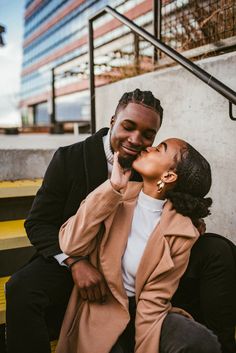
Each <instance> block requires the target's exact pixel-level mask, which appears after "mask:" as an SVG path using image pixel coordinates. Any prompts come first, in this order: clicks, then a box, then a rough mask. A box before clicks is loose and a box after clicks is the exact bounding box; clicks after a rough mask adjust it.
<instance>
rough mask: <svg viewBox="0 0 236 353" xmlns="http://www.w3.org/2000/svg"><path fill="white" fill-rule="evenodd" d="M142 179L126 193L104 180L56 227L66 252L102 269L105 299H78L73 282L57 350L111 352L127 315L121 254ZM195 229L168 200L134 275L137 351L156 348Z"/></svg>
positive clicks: (153, 351) (152, 352)
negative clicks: (105, 286)
mask: <svg viewBox="0 0 236 353" xmlns="http://www.w3.org/2000/svg"><path fill="white" fill-rule="evenodd" d="M141 188H142V183H137V182H130V183H129V184H128V187H127V189H126V191H125V193H124V194H123V195H122V194H120V193H118V192H116V191H115V190H114V189H113V188H112V186H111V184H110V181H109V180H108V181H106V182H105V183H103V184H102V185H101V186H100V187H98V188H97V189H96V190H94V191H93V192H92V193H91V194H89V195H88V197H87V198H86V200H85V201H83V203H82V204H81V206H80V208H79V210H78V212H77V213H76V215H75V216H73V217H71V218H70V219H69V220H68V221H67V222H66V223H65V224H64V225H63V226H62V227H61V230H60V246H61V249H62V251H64V252H65V253H66V254H68V255H74V256H81V255H87V254H89V255H90V260H91V263H92V264H93V265H94V266H96V267H97V268H98V269H99V270H100V271H101V272H102V273H103V275H104V277H105V279H106V282H107V285H108V287H109V289H108V292H109V294H108V298H107V300H106V302H105V304H100V303H95V302H87V301H82V300H81V299H80V297H79V295H78V291H77V289H76V287H74V289H73V292H72V295H71V298H70V302H69V305H68V309H67V312H66V315H65V318H64V322H63V326H62V330H61V335H60V338H59V342H58V346H57V350H56V352H57V353H109V352H110V350H111V348H112V346H113V345H114V344H115V342H116V341H117V339H118V337H119V335H120V334H121V333H122V332H123V331H124V329H125V327H126V325H127V323H128V321H129V311H128V298H127V295H126V292H125V289H124V286H123V280H122V272H121V260H122V255H123V254H124V251H125V247H126V243H127V238H128V235H129V232H130V228H131V223H132V216H133V212H134V207H135V204H136V201H137V196H138V194H139V192H140V190H141ZM198 235H199V234H198V232H197V230H196V228H194V226H193V225H192V222H191V221H190V219H189V218H187V217H184V216H182V215H180V214H177V213H176V211H175V210H174V209H172V205H171V202H170V201H167V202H166V204H165V206H164V209H163V213H162V216H161V220H160V223H159V224H158V225H157V226H156V228H155V229H154V231H153V232H152V234H151V235H150V238H149V240H148V243H147V245H146V248H145V251H144V254H143V256H142V258H141V261H140V264H139V267H138V271H137V275H136V284H135V290H136V303H137V312H136V320H135V327H136V345H135V352H136V353H147V352H148V353H158V352H159V349H158V347H159V339H160V331H161V325H162V322H163V320H164V318H165V316H166V314H167V313H168V312H169V311H170V310H171V304H170V299H171V297H172V296H173V294H174V292H175V290H176V288H177V286H178V283H179V279H180V277H181V276H182V274H183V273H184V271H185V269H186V267H187V264H188V260H189V255H190V249H191V247H192V246H193V244H194V242H195V241H196V240H197V238H198Z"/></svg>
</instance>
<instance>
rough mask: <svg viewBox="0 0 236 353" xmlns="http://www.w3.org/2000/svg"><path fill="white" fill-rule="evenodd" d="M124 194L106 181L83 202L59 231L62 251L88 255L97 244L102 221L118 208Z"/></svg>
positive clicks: (69, 253)
mask: <svg viewBox="0 0 236 353" xmlns="http://www.w3.org/2000/svg"><path fill="white" fill-rule="evenodd" d="M121 199H122V194H121V193H119V192H117V191H116V190H115V189H114V188H113V187H112V185H111V182H110V180H107V181H105V182H104V183H103V184H101V185H100V186H99V187H98V188H96V189H95V190H94V191H92V192H91V193H90V194H89V195H88V196H87V197H86V199H85V200H84V201H83V202H82V203H81V205H80V207H79V209H78V211H77V212H76V214H75V215H74V216H72V217H70V218H69V219H68V220H67V221H66V222H65V223H64V224H63V225H62V227H61V229H60V231H59V242H60V247H61V249H62V251H63V252H64V253H65V254H67V255H70V256H82V255H88V254H90V253H91V251H92V250H93V249H94V247H95V246H96V235H97V233H98V231H99V229H100V226H101V224H102V222H103V221H104V220H105V219H106V218H107V217H108V216H109V215H110V214H111V213H112V212H113V211H114V210H115V209H116V207H117V206H118V204H119V202H120V201H121Z"/></svg>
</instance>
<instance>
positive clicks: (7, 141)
mask: <svg viewBox="0 0 236 353" xmlns="http://www.w3.org/2000/svg"><path fill="white" fill-rule="evenodd" d="M88 136H89V135H78V136H74V135H70V134H65V135H49V134H25V135H24V134H23V135H17V136H7V135H1V138H0V160H1V166H0V180H20V179H38V178H43V176H44V173H45V171H46V169H47V166H48V164H49V162H50V160H51V159H52V156H53V154H54V152H55V151H56V150H57V149H58V148H59V147H61V146H67V145H70V144H73V143H76V142H79V141H83V140H84V139H85V138H86V137H88Z"/></svg>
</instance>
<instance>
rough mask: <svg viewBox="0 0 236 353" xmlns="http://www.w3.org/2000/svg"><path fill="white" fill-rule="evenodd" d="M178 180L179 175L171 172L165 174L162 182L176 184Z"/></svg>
mask: <svg viewBox="0 0 236 353" xmlns="http://www.w3.org/2000/svg"><path fill="white" fill-rule="evenodd" d="M177 179H178V175H177V174H176V173H175V172H174V171H173V170H169V171H168V172H165V173H163V174H162V177H161V180H162V181H163V182H164V183H165V184H171V183H174V182H175V181H176V180H177Z"/></svg>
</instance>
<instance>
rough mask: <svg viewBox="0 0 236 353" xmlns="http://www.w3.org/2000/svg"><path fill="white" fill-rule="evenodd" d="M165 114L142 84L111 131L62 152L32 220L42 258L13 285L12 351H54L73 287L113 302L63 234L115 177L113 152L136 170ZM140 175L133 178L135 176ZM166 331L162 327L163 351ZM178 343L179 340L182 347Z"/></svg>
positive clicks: (125, 99) (127, 97)
mask: <svg viewBox="0 0 236 353" xmlns="http://www.w3.org/2000/svg"><path fill="white" fill-rule="evenodd" d="M162 114H163V110H162V107H161V105H160V102H159V100H157V99H156V98H155V97H154V96H153V95H152V93H151V92H147V91H143V92H142V91H140V90H138V89H136V90H135V91H133V92H129V93H125V94H124V95H123V96H122V98H121V100H120V101H119V104H118V106H117V108H116V111H115V114H114V116H113V117H112V119H111V129H110V131H108V129H102V130H100V131H98V132H97V133H96V134H95V135H93V136H91V137H89V138H88V139H86V140H85V141H83V142H80V143H76V144H74V145H71V146H68V147H63V148H60V149H59V150H58V151H57V152H56V153H55V155H54V157H53V159H52V161H51V163H50V165H49V167H48V169H47V171H46V174H45V178H44V181H43V185H42V187H41V188H40V190H39V192H38V193H37V196H36V197H35V201H34V204H33V206H32V209H31V211H30V214H29V217H28V219H27V221H26V223H25V226H26V230H27V234H28V236H29V238H30V240H31V242H32V244H33V245H34V246H35V248H36V249H37V254H38V256H37V257H36V258H35V259H33V260H32V261H31V262H30V263H29V264H28V265H26V266H25V267H24V268H23V269H21V270H20V271H18V272H17V273H16V274H15V275H13V276H12V277H11V279H10V281H9V282H8V283H7V286H6V298H7V313H6V315H7V316H6V320H7V348H8V352H9V353H17V352H22V353H23V352H24V353H49V352H50V344H49V341H50V337H53V336H56V335H57V334H58V332H59V330H60V325H61V322H62V319H63V315H64V312H65V309H66V306H67V303H68V299H69V297H70V293H71V289H72V287H73V285H74V284H75V285H76V286H77V287H78V288H79V291H80V294H81V296H82V298H84V299H85V300H92V301H94V300H96V301H101V302H103V301H105V300H106V283H104V279H103V277H102V274H100V273H99V272H98V271H97V270H96V269H95V268H94V267H92V265H91V264H90V263H89V261H88V260H87V259H81V258H79V259H78V258H71V257H68V256H66V255H65V254H62V253H61V250H60V247H59V243H58V231H59V229H60V226H61V225H62V224H63V223H64V222H65V221H66V220H67V219H68V218H69V217H71V216H72V215H73V214H74V213H75V212H76V211H77V209H78V207H79V205H80V203H81V201H82V200H83V199H84V198H85V197H86V195H87V194H88V193H89V192H91V191H92V190H93V189H95V188H96V187H97V186H98V185H100V184H101V183H102V182H103V181H105V180H106V179H107V178H108V177H109V175H110V173H111V169H112V162H113V151H119V155H120V163H121V164H122V165H123V166H124V167H128V168H129V167H130V165H131V164H132V161H133V160H134V159H135V158H136V156H137V154H138V153H139V152H140V151H141V150H142V149H145V148H146V147H148V146H150V145H151V144H152V143H153V141H154V138H155V135H156V133H157V131H158V130H159V128H160V126H161V123H162ZM137 178H138V176H137V175H133V179H134V180H136V179H137ZM94 207H96V205H94ZM22 320H23V321H22ZM173 325H174V326H176V323H169V324H168V323H167V324H166V326H167V329H168V328H169V327H172V328H173ZM51 328H53V329H54V331H53V332H51V331H50V330H51ZM167 329H165V330H164V331H163V345H164V349H165V332H167ZM195 329H196V333H194V337H195V339H194V342H195V343H194V344H195V346H196V347H198V346H199V342H197V341H198V337H199V335H197V332H198V330H199V332H200V331H201V332H203V333H204V334H205V337H206V338H209V340H208V339H207V342H208V343H209V346H210V349H211V342H212V340H214V339H212V336H211V334H209V332H208V331H207V330H205V331H204V330H203V329H202V326H201V327H200V328H199V327H197V328H196V327H194V329H193V331H194V330H195ZM180 338H181V340H182V337H181V335H180ZM178 339H179V338H178ZM177 341H178V340H177ZM177 341H176V342H175V345H179V342H177ZM192 342H193V340H192ZM186 344H189V343H188V342H187V343H186ZM214 344H215V342H213V345H214ZM184 349H185V348H184ZM166 352H167V349H166V351H165V353H166ZM176 352H177V351H176ZM178 352H181V350H179V351H178ZM186 352H191V350H186ZM199 352H200V350H199ZM199 352H198V353H199ZM204 352H205V351H204ZM207 352H212V353H213V351H212V350H209V351H207ZM91 353H93V352H91ZM227 353H228V352H227Z"/></svg>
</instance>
